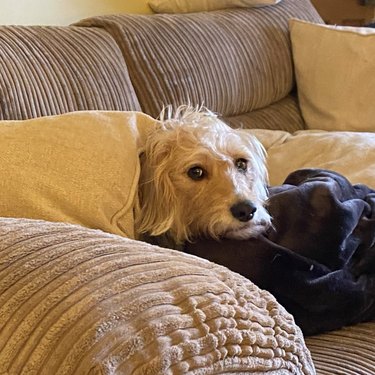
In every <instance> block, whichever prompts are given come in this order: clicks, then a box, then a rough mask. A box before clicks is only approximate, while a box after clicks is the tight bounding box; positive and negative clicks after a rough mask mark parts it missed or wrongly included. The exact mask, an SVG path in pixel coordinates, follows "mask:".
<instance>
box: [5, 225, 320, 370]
mask: <svg viewBox="0 0 375 375" xmlns="http://www.w3.org/2000/svg"><path fill="white" fill-rule="evenodd" d="M0 327H1V328H2V329H1V330H0V342H1V345H0V373H1V374H8V375H18V374H66V375H73V374H92V375H94V374H97V375H99V374H117V375H129V374H150V375H161V374H164V375H166V374H181V375H182V374H186V375H188V374H202V375H203V374H204V375H210V374H212V375H213V374H253V375H260V374H268V375H292V374H293V375H314V374H315V371H314V365H313V363H312V361H311V357H310V353H309V351H308V350H307V349H306V346H305V343H304V339H303V336H302V333H301V331H300V329H299V328H298V327H297V326H296V324H295V322H294V320H293V317H292V316H291V315H290V314H288V313H287V312H286V311H285V309H284V308H283V307H282V306H281V305H280V304H278V303H277V302H276V300H275V298H274V297H273V296H271V295H270V294H269V293H268V292H266V291H264V290H261V289H259V288H257V287H256V286H255V285H254V284H253V283H252V282H250V281H249V280H246V279H245V278H244V277H241V276H240V275H238V274H235V273H233V272H230V271H229V270H228V269H226V268H224V267H222V266H218V265H215V264H214V263H210V262H208V261H206V260H203V259H199V258H197V257H193V256H190V255H187V254H183V253H181V252H177V251H173V250H168V249H162V248H159V247H156V246H151V245H148V244H145V243H143V242H139V241H134V240H129V239H127V238H121V237H119V236H115V235H110V234H106V233H103V232H100V231H94V230H89V229H85V228H81V227H78V226H73V225H67V224H61V223H46V222H40V221H33V220H24V219H4V218H2V219H0Z"/></svg>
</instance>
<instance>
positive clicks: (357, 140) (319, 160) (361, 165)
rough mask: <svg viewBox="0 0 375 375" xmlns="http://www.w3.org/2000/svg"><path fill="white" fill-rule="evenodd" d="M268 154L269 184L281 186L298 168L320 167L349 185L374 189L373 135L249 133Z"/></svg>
mask: <svg viewBox="0 0 375 375" xmlns="http://www.w3.org/2000/svg"><path fill="white" fill-rule="evenodd" d="M249 131H250V132H251V133H252V134H253V135H255V136H256V137H257V138H258V139H259V141H260V142H261V143H262V144H263V146H264V147H265V149H266V151H267V154H268V156H267V166H268V174H269V179H270V184H271V185H281V184H282V183H283V182H284V180H285V179H286V177H287V176H288V175H289V174H290V173H292V172H293V171H295V170H297V169H302V168H321V169H329V170H333V171H335V172H337V173H340V174H342V175H344V176H345V177H346V178H347V179H348V180H349V181H350V182H351V183H352V184H365V185H368V186H370V187H371V188H375V152H374V145H375V133H366V132H339V131H336V132H334V131H324V130H321V131H318V130H301V131H297V132H295V133H293V134H290V133H288V132H285V131H277V130H263V129H253V130H249Z"/></svg>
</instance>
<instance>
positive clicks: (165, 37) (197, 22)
mask: <svg viewBox="0 0 375 375" xmlns="http://www.w3.org/2000/svg"><path fill="white" fill-rule="evenodd" d="M292 17H295V18H300V19H304V20H309V21H315V22H322V19H321V18H320V16H319V15H318V13H317V12H316V10H315V8H314V7H313V6H312V5H311V3H310V1H309V0H283V1H281V2H280V3H279V4H278V5H275V6H267V7H263V8H247V9H243V8H242V9H231V10H222V11H213V12H201V13H190V14H172V15H171V14H157V15H113V16H101V17H94V18H90V19H86V20H82V21H81V22H79V23H78V24H77V25H78V26H86V27H87V26H91V27H101V28H103V29H105V30H106V31H108V32H109V33H110V34H111V35H112V36H113V38H114V39H115V40H116V42H117V43H118V45H119V46H120V48H121V50H122V53H123V56H124V59H125V61H126V64H127V66H128V70H129V75H130V79H131V81H132V83H133V85H134V88H135V91H136V93H137V96H138V100H139V102H140V105H141V108H142V110H143V111H144V112H146V113H148V114H150V115H152V116H154V117H156V116H158V114H159V113H160V110H161V109H162V107H163V105H167V104H172V105H173V106H178V105H180V104H186V103H191V104H194V105H195V104H203V105H205V106H206V107H208V108H209V109H211V110H213V111H215V112H217V113H219V114H220V115H222V116H223V117H224V118H228V119H229V120H230V119H231V118H232V121H234V122H235V119H236V118H238V116H240V117H239V118H240V120H239V121H240V122H243V121H245V122H246V119H247V116H246V114H248V113H251V112H253V111H255V110H258V109H262V108H265V107H268V106H270V105H272V104H273V103H277V102H279V101H281V100H282V99H284V98H286V97H287V96H288V94H289V93H290V92H291V90H292V88H293V86H294V74H293V64H292V56H291V48H290V40H289V30H288V19H290V18H292ZM293 109H294V111H295V112H296V113H297V112H298V108H297V106H296V105H294V106H293ZM244 115H245V116H244ZM298 116H299V113H297V114H296V118H297V119H296V120H295V121H301V118H300V117H299V119H298ZM266 117H267V116H266ZM281 117H282V116H281ZM261 118H262V116H258V119H257V121H261ZM268 120H269V119H267V118H266V120H265V122H267V121H268ZM289 120H290V119H286V120H285V121H289ZM275 121H277V116H276V119H275ZM245 126H246V124H245ZM262 127H264V126H262Z"/></svg>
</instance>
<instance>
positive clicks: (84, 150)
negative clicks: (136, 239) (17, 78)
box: [0, 111, 155, 237]
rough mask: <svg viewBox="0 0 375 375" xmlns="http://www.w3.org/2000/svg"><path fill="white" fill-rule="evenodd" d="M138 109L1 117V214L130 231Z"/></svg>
mask: <svg viewBox="0 0 375 375" xmlns="http://www.w3.org/2000/svg"><path fill="white" fill-rule="evenodd" d="M154 123H155V120H153V119H152V118H151V117H149V116H147V115H144V114H141V113H138V112H95V111H93V112H74V113H68V114H64V115H59V116H51V117H41V118H37V119H32V120H24V121H1V122H0V149H1V154H0V155H1V156H0V157H1V161H0V216H4V217H19V218H22V217H24V218H32V219H44V220H50V221H62V222H67V223H74V224H80V225H83V226H85V227H89V228H97V229H101V230H103V231H106V232H111V233H115V234H119V235H122V236H127V237H133V236H134V220H133V206H134V202H135V199H136V195H137V194H136V191H137V190H136V189H137V183H138V176H139V169H140V167H139V162H138V157H137V141H138V139H139V137H140V136H141V135H142V132H143V130H145V129H147V128H149V127H151V126H153V124H154Z"/></svg>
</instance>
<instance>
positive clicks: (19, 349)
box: [0, 0, 375, 375]
mask: <svg viewBox="0 0 375 375" xmlns="http://www.w3.org/2000/svg"><path fill="white" fill-rule="evenodd" d="M291 18H297V19H300V20H304V21H308V22H314V23H322V22H323V21H322V19H321V18H320V16H319V15H318V13H317V12H316V10H315V9H314V8H313V6H312V5H311V3H310V1H309V0H283V1H281V2H280V3H278V4H277V5H274V6H267V7H262V8H245V9H228V10H219V11H212V12H207V13H206V12H202V13H192V14H183V15H176V14H174V15H173V14H172V15H164V14H159V15H109V16H100V17H92V18H89V19H85V20H82V21H80V22H77V23H76V24H74V25H71V26H66V27H52V26H49V27H45V26H2V27H0V56H1V59H0V71H1V74H0V119H1V120H2V121H1V123H2V125H0V126H2V129H1V137H0V138H2V140H3V141H2V163H1V164H3V165H2V167H1V168H0V173H2V174H4V176H3V177H2V179H1V184H0V186H1V196H2V198H1V201H2V202H1V204H0V207H1V211H2V212H1V216H2V218H1V219H0V233H1V235H0V300H1V303H0V321H1V324H0V373H1V374H7V375H15V374H224V373H225V374H234V373H239V374H264V373H267V374H275V375H276V374H280V375H281V374H305V375H307V374H315V373H316V374H321V375H323V374H327V375H328V374H346V375H348V374H356V375H359V374H363V375H365V374H366V375H370V374H374V373H375V358H374V354H373V347H374V344H375V342H374V336H375V335H374V332H375V322H371V321H370V322H364V323H360V324H357V325H353V326H348V327H343V328H341V329H339V330H335V331H333V332H326V333H323V334H320V335H314V336H310V337H306V338H304V337H303V334H302V332H301V330H300V328H299V327H298V326H297V325H296V323H295V321H294V319H293V316H292V315H291V314H289V313H288V312H287V311H286V310H285V308H284V307H283V306H282V305H281V304H280V303H278V301H277V300H276V299H275V298H274V297H273V296H272V295H271V294H270V293H269V292H267V291H265V290H263V289H260V288H259V287H257V286H256V285H255V284H254V283H253V282H252V281H251V280H247V279H246V278H244V277H242V276H241V275H239V274H237V273H235V272H232V271H230V270H229V269H227V268H226V267H224V266H222V265H219V264H215V263H213V262H209V261H207V260H205V259H201V258H199V257H195V256H192V255H188V254H183V253H181V252H177V251H175V250H169V249H163V248H160V247H157V246H152V245H149V244H146V243H143V242H141V241H138V240H136V239H134V236H135V233H134V228H133V226H134V220H133V219H134V218H133V209H134V206H135V205H136V204H137V199H136V183H137V177H138V175H139V165H138V162H137V150H138V146H139V144H141V143H142V139H144V137H146V136H147V131H148V129H150V128H152V126H153V125H154V124H155V122H156V121H157V120H156V118H157V116H158V114H159V112H160V110H161V108H162V107H163V105H166V104H172V105H173V106H178V105H180V104H186V103H192V104H201V103H203V104H204V105H205V106H206V107H208V108H210V109H211V110H213V111H215V112H217V113H219V114H220V116H221V117H222V118H223V119H224V120H225V121H226V122H227V123H228V124H230V125H231V126H233V127H244V128H247V129H253V130H249V131H254V134H256V135H258V136H259V139H260V140H261V141H262V142H263V144H264V146H265V148H266V149H267V150H268V151H269V154H270V155H271V156H272V155H273V153H275V154H276V156H275V157H274V158H273V159H272V160H271V159H270V168H272V169H273V170H274V171H275V173H273V172H272V171H271V172H270V179H271V183H272V184H280V183H282V181H283V179H284V177H285V174H287V173H289V172H290V171H292V170H294V169H298V168H299V167H304V166H305V164H306V163H307V161H306V160H301V162H300V163H299V162H298V160H299V159H298V155H294V156H286V159H280V154H279V153H278V150H279V149H278V148H277V147H279V146H280V145H281V144H282V143H283V142H284V141H285V140H286V139H293V140H294V139H295V138H293V137H294V135H295V134H297V135H298V132H302V135H303V136H305V137H307V138H306V141H305V143H304V146H302V147H303V148H304V147H308V145H309V144H312V143H311V142H314V139H315V138H314V137H315V136H314V133H311V134H310V133H303V132H304V131H306V123H305V121H304V118H303V116H302V114H301V109H300V105H299V100H298V96H297V94H296V78H295V72H294V65H293V58H292V48H291V41H290V36H289V26H288V21H289V20H290V19H291ZM125 124H126V126H125ZM264 131H265V132H264ZM15 139H16V141H14V140H15ZM298 139H300V138H298ZM129 140H131V141H129ZM292 144H293V143H292ZM272 146H276V150H275V149H272ZM370 146H371V145H370ZM292 147H293V146H292ZM296 147H297V146H296ZM327 149H330V147H329V146H328V147H327ZM67 150H69V151H67ZM30 155H33V158H30ZM62 155H64V157H62ZM370 156H371V155H370ZM358 157H362V156H361V155H359V156H358ZM124 158H125V159H124ZM341 159H342V158H341V157H337V162H338V167H337V168H338V171H339V172H343V173H348V174H349V175H350V176H351V177H353V183H354V182H362V183H368V184H372V183H373V174H372V172H371V171H368V170H367V172H368V175H367V176H365V177H363V178H364V179H365V180H363V179H362V176H361V175H358V174H354V173H353V174H352V175H351V174H350V173H349V172H350V171H348V168H347V165H346V164H345V163H344V164H340V160H341ZM280 160H282V162H280ZM119 161H121V163H120V162H119ZM289 161H290V166H289V170H285V171H283V172H281V167H282V166H283V165H285V164H286V165H288V164H289ZM341 161H342V160H341ZM304 163H305V164H304ZM319 163H320V164H319ZM319 163H318V164H319V165H317V166H318V167H327V166H328V167H330V168H334V167H335V166H334V165H333V166H332V163H331V164H329V162H327V160H325V161H324V162H323V161H322V160H320V161H319ZM51 170H53V171H54V172H53V173H52V172H51ZM87 170H89V171H90V172H87ZM20 171H21V172H20ZM92 174H95V177H92ZM5 176H7V177H6V178H5ZM46 181H48V182H46ZM28 188H29V189H28ZM125 193H126V194H125ZM113 202H114V203H113ZM69 204H70V205H69ZM119 207H120V208H119Z"/></svg>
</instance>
